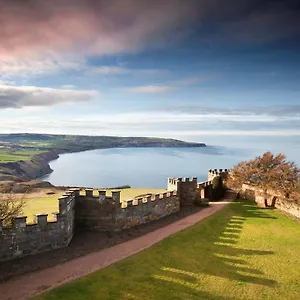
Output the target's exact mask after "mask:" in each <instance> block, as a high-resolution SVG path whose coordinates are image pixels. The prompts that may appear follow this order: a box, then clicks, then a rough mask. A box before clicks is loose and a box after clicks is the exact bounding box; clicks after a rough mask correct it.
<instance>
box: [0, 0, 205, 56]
mask: <svg viewBox="0 0 300 300" xmlns="http://www.w3.org/2000/svg"><path fill="white" fill-rule="evenodd" d="M200 2H201V1H200ZM197 3H198V4H199V1H197V0H151V1H148V0H110V1H109V0H98V1H92V0H51V1H40V0H19V1H13V0H12V1H4V0H3V1H1V0H0V4H1V9H0V40H1V44H0V60H2V61H9V60H14V59H24V58H27V57H29V58H30V57H36V56H43V55H53V54H55V53H68V52H74V53H83V54H91V55H93V54H96V55H105V54H114V53H123V52H125V53H126V52H135V51H139V50H140V49H142V48H144V47H146V46H157V45H160V44H164V43H168V42H173V41H174V40H176V39H178V38H181V37H182V35H185V34H186V33H187V32H188V24H190V22H192V21H193V20H195V19H196V18H197V16H198V15H199V12H200V10H198V9H197V7H198V4H197Z"/></svg>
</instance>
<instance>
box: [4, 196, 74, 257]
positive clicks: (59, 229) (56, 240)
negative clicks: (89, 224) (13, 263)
mask: <svg viewBox="0 0 300 300" xmlns="http://www.w3.org/2000/svg"><path fill="white" fill-rule="evenodd" d="M76 193H77V191H75V190H70V191H67V192H66V193H65V194H64V195H63V196H61V197H59V199H58V203H59V211H58V212H54V213H53V215H54V217H55V220H54V221H48V214H46V213H39V214H35V215H34V223H33V224H27V223H26V220H27V216H16V217H14V218H13V220H12V226H11V227H8V228H7V227H3V226H2V225H3V224H2V220H1V221H0V244H1V247H0V261H3V260H9V259H13V258H15V257H19V256H26V255H31V254H35V253H40V252H45V251H51V250H53V249H57V248H61V247H65V246H67V245H68V244H69V242H70V240H71V239H72V237H73V231H74V230H73V229H74V226H73V224H74V206H75V199H76Z"/></svg>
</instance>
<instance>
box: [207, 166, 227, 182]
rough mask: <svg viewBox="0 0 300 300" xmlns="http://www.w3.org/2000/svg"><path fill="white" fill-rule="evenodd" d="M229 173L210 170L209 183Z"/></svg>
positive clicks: (223, 170) (225, 170) (224, 170)
mask: <svg viewBox="0 0 300 300" xmlns="http://www.w3.org/2000/svg"><path fill="white" fill-rule="evenodd" d="M228 172H229V170H228V169H214V170H212V169H210V170H209V171H208V181H211V180H213V179H214V178H215V177H217V176H224V175H226V174H227V173H228Z"/></svg>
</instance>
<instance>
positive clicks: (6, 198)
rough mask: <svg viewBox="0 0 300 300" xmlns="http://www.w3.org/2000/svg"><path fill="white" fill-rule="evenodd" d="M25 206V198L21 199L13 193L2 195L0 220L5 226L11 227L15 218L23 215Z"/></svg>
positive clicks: (0, 198) (0, 199)
mask: <svg viewBox="0 0 300 300" xmlns="http://www.w3.org/2000/svg"><path fill="white" fill-rule="evenodd" d="M24 206H25V200H24V196H22V197H21V198H20V197H17V196H16V195H14V194H12V193H10V194H2V195H0V219H2V220H3V225H4V226H10V225H11V224H12V220H13V218H14V217H16V216H18V215H20V214H22V212H23V209H24Z"/></svg>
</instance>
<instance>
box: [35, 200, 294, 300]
mask: <svg viewBox="0 0 300 300" xmlns="http://www.w3.org/2000/svg"><path fill="white" fill-rule="evenodd" d="M299 225H300V224H299V223H297V222H296V221H294V220H291V219H289V218H288V217H286V216H285V215H282V214H279V213H276V212H275V211H272V210H262V209H259V208H257V207H256V205H255V204H253V203H250V202H234V203H231V204H230V205H229V206H228V207H226V208H225V209H223V210H222V211H220V212H218V213H216V214H215V215H213V216H211V217H209V218H207V219H206V220H204V221H203V222H200V223H198V224H197V225H195V226H193V227H191V228H189V229H187V230H184V231H182V232H180V233H177V234H175V235H173V236H171V237H169V238H167V239H165V240H163V241H162V242H160V243H159V244H157V245H156V246H154V247H152V248H150V249H147V250H145V251H143V252H141V253H139V254H137V255H135V256H133V257H131V258H129V259H125V260H123V261H121V262H119V263H116V264H114V265H112V266H110V267H107V268H105V269H103V270H100V271H98V272H96V273H93V274H91V275H89V276H86V277H84V278H81V279H79V280H76V281H74V282H72V283H70V284H66V285H64V286H62V287H59V288H57V289H55V290H52V291H51V292H48V293H45V294H43V295H41V296H39V297H37V298H35V299H39V300H42V299H43V300H50V299H64V300H69V299H70V300H79V299H80V300H81V299H82V300H83V299H89V300H96V299H97V300H98V299H170V300H171V299H172V300H173V299H178V300H179V299H187V300H196V299H213V300H228V299H255V300H256V299H280V300H287V299H300V280H299V278H300V255H299V250H300V226H299Z"/></svg>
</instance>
